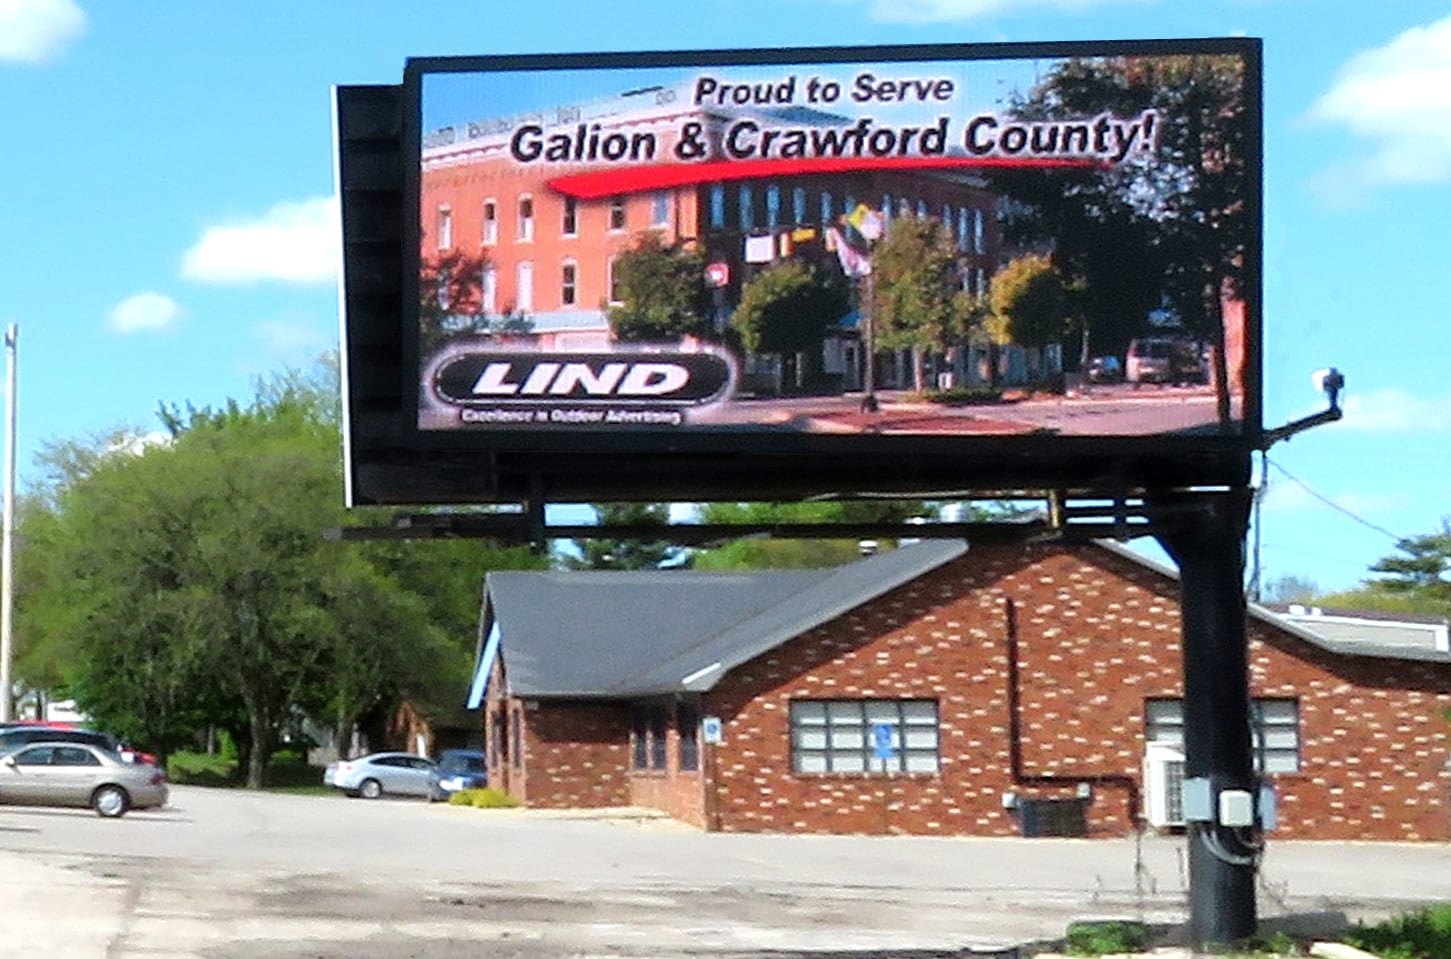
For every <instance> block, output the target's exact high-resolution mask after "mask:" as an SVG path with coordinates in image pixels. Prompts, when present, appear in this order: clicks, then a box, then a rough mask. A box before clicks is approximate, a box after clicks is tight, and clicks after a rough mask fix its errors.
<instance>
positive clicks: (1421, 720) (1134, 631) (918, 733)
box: [470, 542, 1451, 841]
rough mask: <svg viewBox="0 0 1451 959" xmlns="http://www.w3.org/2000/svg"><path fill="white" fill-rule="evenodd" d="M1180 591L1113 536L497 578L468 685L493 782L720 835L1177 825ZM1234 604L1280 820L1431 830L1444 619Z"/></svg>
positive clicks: (1445, 674) (1340, 833)
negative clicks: (766, 563) (833, 561)
mask: <svg viewBox="0 0 1451 959" xmlns="http://www.w3.org/2000/svg"><path fill="white" fill-rule="evenodd" d="M1178 594H1179V584H1178V582H1177V580H1176V578H1175V575H1174V573H1173V572H1172V571H1171V570H1168V569H1165V568H1162V567H1159V566H1157V565H1156V564H1153V563H1150V562H1148V561H1145V560H1144V559H1143V558H1141V557H1139V556H1137V555H1136V554H1134V553H1132V552H1130V551H1129V550H1127V549H1124V548H1123V547H1119V546H1117V545H1114V544H1085V545H1079V546H1061V545H1060V546H1052V545H1032V546H1014V547H1007V546H1003V547H984V548H976V547H975V548H973V549H972V550H970V551H969V550H968V549H967V548H966V547H965V546H964V545H963V544H962V543H960V542H957V543H952V542H928V543H919V544H917V545H913V546H908V547H904V548H901V549H897V550H894V551H891V552H886V553H881V554H879V555H876V556H873V557H871V558H869V559H865V560H862V561H860V562H855V563H852V564H849V565H847V566H843V567H839V568H836V569H827V570H797V571H773V572H749V573H747V572H741V573H725V572H720V573H716V572H705V571H689V570H684V571H680V570H677V571H660V570H652V571H643V572H574V573H559V572H554V573H550V572H532V573H530V572H496V573H491V574H489V576H488V579H487V582H486V585H485V595H484V605H483V619H482V623H483V626H482V629H483V632H482V640H483V641H482V642H481V646H480V656H479V662H478V668H477V672H476V675H475V680H474V687H473V689H472V691H471V696H470V706H471V707H472V708H475V709H480V710H482V716H483V719H482V723H483V726H482V731H483V732H484V735H485V741H486V743H487V744H488V750H489V763H490V777H491V779H490V781H491V784H492V785H494V786H497V787H499V788H501V789H505V790H507V791H508V792H509V793H511V794H512V795H513V796H515V797H516V798H517V799H519V800H520V801H522V802H523V803H525V804H526V805H530V806H538V807H605V806H617V805H635V806H645V807H654V808H657V809H660V810H663V811H665V812H666V813H668V814H669V815H671V816H674V817H676V818H678V819H680V820H683V821H685V822H688V823H692V824H695V825H697V826H699V827H701V828H703V829H708V830H721V831H736V832H749V831H773V832H807V833H908V834H924V835H978V836H1006V835H1017V834H1023V833H1028V834H1047V833H1049V832H1055V831H1056V832H1067V833H1070V834H1073V833H1076V832H1086V833H1087V834H1088V835H1118V834H1122V833H1124V832H1127V831H1129V830H1132V829H1135V828H1138V827H1141V826H1146V827H1149V828H1170V827H1174V826H1177V825H1181V824H1182V819H1183V807H1182V797H1181V794H1180V791H1179V789H1180V783H1181V781H1182V777H1183V763H1184V755H1183V726H1182V705H1181V698H1182V696H1183V685H1182V658H1181V655H1182V654H1181V649H1180V630H1181V624H1180V610H1179V601H1178ZM1249 612H1250V615H1249V620H1248V629H1249V651H1250V652H1249V655H1250V687H1251V688H1250V693H1251V697H1252V706H1253V708H1252V715H1251V716H1250V717H1247V722H1248V723H1249V725H1250V726H1251V729H1252V736H1253V740H1252V742H1253V746H1254V750H1253V751H1254V755H1255V759H1256V763H1257V765H1258V766H1259V768H1260V769H1261V770H1262V771H1263V773H1264V775H1265V777H1266V779H1267V781H1268V783H1270V784H1271V785H1272V786H1273V790H1274V794H1275V796H1276V811H1277V820H1278V822H1277V826H1276V828H1275V830H1274V833H1273V835H1274V836H1275V837H1280V838H1297V839H1340V840H1349V839H1361V840H1434V841H1447V840H1451V805H1448V799H1451V768H1448V761H1451V722H1448V721H1447V718H1446V717H1447V715H1448V712H1447V710H1448V707H1451V650H1448V649H1447V641H1446V629H1445V623H1444V622H1442V623H1439V624H1430V625H1429V626H1428V625H1427V624H1425V623H1402V624H1397V623H1391V622H1388V621H1385V620H1383V619H1382V620H1375V619H1367V620H1362V625H1365V624H1367V623H1368V624H1369V625H1368V626H1367V628H1366V629H1364V630H1361V631H1360V633H1357V627H1356V626H1355V623H1354V622H1353V621H1354V619H1355V617H1353V616H1343V615H1342V616H1338V617H1336V616H1330V615H1325V616H1319V615H1318V614H1313V615H1312V614H1307V613H1305V611H1304V610H1286V611H1285V612H1284V614H1283V615H1282V614H1280V613H1277V612H1275V611H1272V610H1270V609H1267V608H1265V607H1261V606H1257V605H1251V606H1250V611H1249ZM1332 620H1334V622H1332ZM1322 624H1323V625H1324V628H1323V629H1322V628H1321V627H1322ZM1337 629H1338V630H1339V632H1337V631H1336V630H1337Z"/></svg>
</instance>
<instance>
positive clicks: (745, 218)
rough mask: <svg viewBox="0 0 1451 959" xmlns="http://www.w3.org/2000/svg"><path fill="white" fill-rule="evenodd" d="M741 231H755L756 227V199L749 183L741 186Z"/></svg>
mask: <svg viewBox="0 0 1451 959" xmlns="http://www.w3.org/2000/svg"><path fill="white" fill-rule="evenodd" d="M740 209H741V229H742V230H753V229H755V227H756V197H755V193H754V191H753V190H752V189H751V185H750V184H749V183H742V184H741V192H740Z"/></svg>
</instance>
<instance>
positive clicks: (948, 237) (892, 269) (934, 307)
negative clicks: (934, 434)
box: [870, 216, 978, 393]
mask: <svg viewBox="0 0 1451 959" xmlns="http://www.w3.org/2000/svg"><path fill="white" fill-rule="evenodd" d="M872 271H873V277H872V303H871V307H870V308H871V309H872V311H873V317H872V318H873V321H874V323H875V325H876V326H875V335H876V345H877V348H878V349H910V350H911V351H912V384H913V388H914V389H915V390H916V391H917V392H918V393H922V392H925V391H926V389H927V382H926V355H927V354H928V353H930V352H938V353H947V352H948V351H950V350H952V349H954V348H955V347H957V346H959V345H960V344H962V343H964V342H966V340H967V338H968V337H969V336H970V335H971V334H972V333H973V332H974V329H973V327H974V324H975V321H976V319H977V316H978V313H977V311H976V309H975V304H974V302H973V298H972V297H971V296H970V295H969V294H968V293H966V292H964V291H963V289H962V269H961V263H960V254H959V252H958V249H957V244H956V242H955V241H954V239H953V237H952V232H951V230H949V229H948V227H947V225H946V224H944V223H943V222H942V221H941V220H939V219H937V218H936V217H917V216H899V217H894V218H893V219H892V220H891V222H890V224H889V225H888V227H887V231H886V233H885V235H884V236H883V237H882V238H881V240H879V241H878V242H877V244H876V247H875V249H874V252H873V262H872Z"/></svg>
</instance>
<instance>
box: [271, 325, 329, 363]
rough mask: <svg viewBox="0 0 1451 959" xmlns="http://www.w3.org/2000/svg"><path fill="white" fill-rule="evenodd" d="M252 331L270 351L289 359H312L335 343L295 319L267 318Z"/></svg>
mask: <svg viewBox="0 0 1451 959" xmlns="http://www.w3.org/2000/svg"><path fill="white" fill-rule="evenodd" d="M252 332H253V334H254V335H255V336H256V337H257V338H258V339H260V340H261V341H262V342H263V344H265V345H266V347H267V351H268V352H269V353H271V354H272V355H274V356H277V357H281V358H283V359H288V360H299V359H311V358H313V357H316V356H318V355H319V354H321V353H322V352H323V351H324V350H326V349H327V348H328V347H329V346H332V345H334V344H333V343H332V342H330V341H329V340H328V339H327V338H326V337H325V336H323V335H322V334H321V333H319V332H317V331H316V330H314V329H312V328H311V327H309V326H307V325H305V324H304V323H300V322H296V321H293V320H266V321H264V322H262V323H258V324H257V325H256V326H255V327H254V328H253V330H252Z"/></svg>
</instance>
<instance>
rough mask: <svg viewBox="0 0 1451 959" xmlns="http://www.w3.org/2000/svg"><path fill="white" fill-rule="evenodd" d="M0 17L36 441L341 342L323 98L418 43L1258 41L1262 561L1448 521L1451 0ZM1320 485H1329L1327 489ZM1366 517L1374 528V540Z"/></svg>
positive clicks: (436, 46)
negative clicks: (1264, 444)
mask: <svg viewBox="0 0 1451 959" xmlns="http://www.w3.org/2000/svg"><path fill="white" fill-rule="evenodd" d="M498 9H499V7H498V5H496V4H482V3H478V2H477V0H475V2H441V0H440V2H430V3H429V4H427V5H420V4H402V3H397V2H352V3H348V4H346V5H344V4H336V3H334V4H323V3H305V4H299V3H296V2H292V0H250V2H248V3H237V2H230V3H205V4H203V3H195V2H192V0H152V2H149V3H146V4H122V3H114V2H106V3H102V2H99V0H96V2H86V0H5V2H0V103H3V104H4V107H5V121H6V122H5V132H4V134H3V138H0V143H3V149H0V183H3V184H4V187H3V190H4V192H3V202H0V322H6V323H10V322H13V323H18V324H19V325H20V327H21V335H20V365H19V369H20V406H19V447H20V460H19V462H20V470H21V477H22V484H23V483H24V482H25V480H26V478H27V477H33V476H35V475H36V470H35V467H34V465H33V460H34V455H35V453H36V452H37V451H38V450H39V449H40V448H41V447H42V445H43V444H44V443H45V442H47V441H53V440H59V439H67V438H78V437H85V436H88V435H91V434H96V433H100V432H104V431H107V430H109V429H111V428H114V427H117V426H131V427H135V428H137V429H142V430H151V429H155V428H156V427H157V425H158V423H157V420H156V416H155V410H156V408H157V405H158V403H160V402H176V403H184V402H186V401H191V402H193V403H197V404H209V403H217V402H220V401H222V400H224V399H226V398H227V397H229V396H235V397H246V396H248V395H250V391H251V387H250V384H251V381H252V378H253V377H255V376H257V375H259V374H265V373H266V372H268V371H271V370H276V369H279V368H281V367H282V366H284V365H286V364H292V365H295V366H296V365H305V364H307V363H308V362H309V361H310V358H311V357H313V356H315V355H317V354H318V353H320V352H321V351H323V350H326V349H329V348H333V347H335V346H336V343H337V338H338V332H337V327H338V321H337V302H336V301H337V291H336V275H335V266H334V264H335V257H336V253H335V250H336V237H335V236H334V235H333V233H334V231H333V228H332V216H333V213H332V199H331V197H332V193H333V173H332V146H331V114H330V88H331V86H332V85H334V84H351V83H396V82H398V81H399V80H400V79H401V77H402V70H403V64H404V61H405V60H406V59H407V58H408V57H415V56H446V55H468V54H497V53H558V52H591V51H605V50H657V49H700V48H737V47H766V46H771V47H777V46H814V45H859V44H882V43H938V42H979V41H1045V40H1106V39H1119V38H1156V37H1199V36H1229V35H1248V36H1257V37H1263V38H1264V41H1265V148H1266V174H1265V186H1266V204H1265V207H1266V209H1265V214H1266V223H1265V228H1266V233H1265V235H1266V244H1265V247H1266V249H1265V273H1266V287H1265V326H1266V343H1265V384H1266V397H1265V408H1266V414H1265V419H1266V425H1269V426H1273V425H1276V424H1278V423H1281V422H1284V421H1286V420H1288V419H1292V418H1294V417H1297V416H1301V415H1304V414H1306V413H1309V412H1312V411H1314V410H1316V409H1318V408H1320V406H1321V405H1322V400H1321V398H1320V397H1319V395H1318V394H1317V393H1316V392H1315V391H1314V389H1313V388H1312V385H1311V380H1310V375H1311V373H1312V371H1314V370H1316V369H1318V368H1321V367H1325V366H1330V365H1335V366H1338V367H1340V368H1341V369H1342V370H1344V371H1345V373H1346V377H1347V381H1348V384H1347V393H1346V410H1347V415H1346V418H1345V420H1344V421H1342V422H1341V423H1339V424H1335V425H1332V426H1327V427H1322V428H1319V429H1316V430H1314V431H1311V432H1309V433H1306V434H1304V435H1301V436H1298V437H1296V438H1295V439H1294V440H1293V441H1291V442H1289V443H1285V444H1281V445H1280V446H1277V447H1276V448H1275V449H1274V450H1273V451H1272V452H1271V459H1272V460H1273V461H1274V462H1275V463H1278V464H1279V466H1280V467H1281V468H1282V469H1283V470H1285V471H1288V473H1289V474H1290V475H1293V476H1294V477H1296V478H1297V479H1298V480H1299V481H1301V482H1302V483H1303V484H1304V485H1300V484H1297V483H1296V482H1293V481H1291V480H1290V479H1288V478H1287V477H1286V475H1285V473H1284V472H1278V471H1274V470H1272V471H1271V484H1270V489H1269V493H1268V496H1267V498H1266V500H1265V503H1264V510H1263V529H1262V533H1263V537H1262V541H1263V546H1262V561H1263V564H1264V568H1265V575H1266V577H1269V578H1273V577H1276V576H1282V575H1297V576H1302V577H1307V578H1309V579H1312V580H1314V581H1316V582H1317V583H1319V584H1320V585H1321V586H1323V587H1345V586H1350V585H1352V584H1354V583H1355V582H1356V581H1357V580H1359V579H1360V578H1362V577H1363V576H1364V575H1365V574H1366V570H1367V568H1368V566H1369V565H1370V564H1371V563H1373V562H1374V561H1375V560H1376V559H1377V558H1378V557H1380V556H1382V555H1385V554H1386V553H1388V552H1390V551H1391V550H1392V549H1393V546H1394V541H1393V539H1392V536H1391V535H1388V534H1394V535H1401V536H1407V535H1415V534H1419V533H1424V532H1429V531H1432V530H1433V529H1436V528H1438V527H1439V525H1440V523H1441V519H1442V517H1443V516H1446V515H1448V514H1451V501H1448V500H1451V497H1448V490H1451V482H1448V479H1447V477H1448V476H1451V375H1448V370H1451V355H1448V352H1451V351H1448V350H1447V349H1446V345H1445V344H1446V335H1445V333H1443V330H1444V329H1445V328H1446V327H1447V325H1448V324H1451V305H1448V303H1451V297H1448V294H1447V292H1446V274H1447V266H1446V263H1445V261H1446V259H1447V255H1448V253H1451V242H1448V240H1447V230H1446V224H1447V223H1448V222H1451V123H1448V118H1451V2H1427V0H1392V2H1389V3H1381V4H1367V3H1363V2H1360V0H1223V2H1218V0H697V2H694V3H685V4H681V3H678V2H668V3H667V2H655V0H640V2H631V0H616V2H613V3H609V4H593V3H573V2H565V0H535V2H533V3H531V4H528V5H527V6H522V7H520V8H518V9H517V10H513V11H511V12H510V13H509V14H508V15H507V16H501V15H499V14H497V13H496V14H495V15H494V16H492V17H491V16H489V15H488V14H489V12H490V11H497V10H498ZM1325 501H1328V502H1329V504H1334V505H1327V503H1326V502H1325ZM1372 527H1378V528H1379V529H1375V528H1372Z"/></svg>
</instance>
